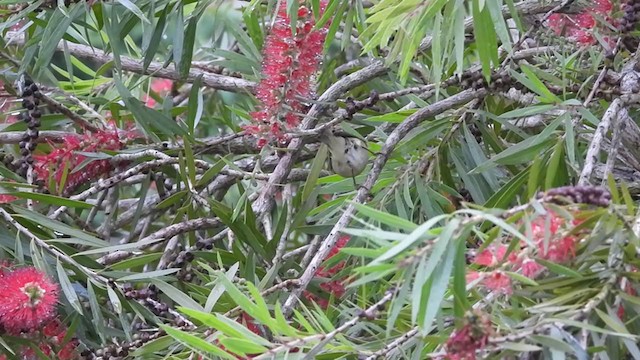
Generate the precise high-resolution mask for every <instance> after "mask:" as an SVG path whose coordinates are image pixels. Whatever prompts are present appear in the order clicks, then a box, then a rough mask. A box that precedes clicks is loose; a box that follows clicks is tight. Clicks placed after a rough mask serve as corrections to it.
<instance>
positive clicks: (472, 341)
mask: <svg viewBox="0 0 640 360" xmlns="http://www.w3.org/2000/svg"><path fill="white" fill-rule="evenodd" d="M492 334H493V328H492V326H491V320H490V319H489V317H488V316H487V315H485V314H482V313H479V312H473V313H467V314H466V315H465V320H464V325H463V326H462V327H461V328H460V329H458V330H456V331H454V332H453V333H452V334H451V336H450V337H449V340H447V342H446V343H445V346H444V347H445V350H446V352H447V354H446V355H445V357H444V358H445V359H448V360H475V359H476V351H478V350H481V349H483V348H484V347H485V346H487V343H488V341H489V337H490V336H491V335H492Z"/></svg>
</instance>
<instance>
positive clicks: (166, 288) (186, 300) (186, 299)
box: [149, 279, 204, 311]
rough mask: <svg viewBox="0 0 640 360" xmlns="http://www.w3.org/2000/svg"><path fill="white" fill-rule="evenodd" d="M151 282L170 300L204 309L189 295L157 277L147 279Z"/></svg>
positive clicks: (189, 306)
mask: <svg viewBox="0 0 640 360" xmlns="http://www.w3.org/2000/svg"><path fill="white" fill-rule="evenodd" d="M149 280H150V281H151V283H152V284H154V285H155V286H157V287H158V289H159V290H160V291H162V292H163V293H164V294H165V295H167V296H168V297H169V298H170V299H171V300H173V301H175V302H176V303H177V304H179V305H180V306H183V307H186V308H190V309H194V310H198V311H202V310H204V309H203V308H202V306H200V304H198V303H197V302H196V301H194V300H193V299H192V298H191V297H190V296H189V295H187V294H185V293H183V292H182V291H180V290H178V289H176V288H175V287H173V286H172V285H170V284H167V283H166V282H164V281H162V280H158V279H149Z"/></svg>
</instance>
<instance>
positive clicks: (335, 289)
mask: <svg viewBox="0 0 640 360" xmlns="http://www.w3.org/2000/svg"><path fill="white" fill-rule="evenodd" d="M350 239H351V237H350V236H349V235H344V236H341V237H340V238H338V241H336V244H335V246H334V247H333V248H332V249H331V251H330V252H329V254H328V255H327V259H330V258H332V257H333V256H335V255H336V254H338V253H339V252H340V249H342V248H343V247H345V245H347V243H348V242H349V240H350ZM344 266H345V262H344V261H341V262H339V263H338V264H336V265H335V266H333V267H331V268H330V269H326V268H325V267H324V266H321V267H319V268H318V271H316V276H319V277H324V278H331V277H333V276H334V275H335V274H337V273H338V272H340V270H342V269H343V268H344ZM344 282H345V281H344V279H338V280H330V281H327V282H324V283H322V284H320V288H321V289H322V290H324V291H326V292H328V293H329V294H333V296H334V297H336V298H341V297H342V296H343V295H344V293H345V292H346V291H347V290H346V287H345V285H344ZM303 296H304V297H305V298H306V299H307V300H309V301H313V302H315V303H317V304H318V305H319V306H320V307H321V308H323V309H326V308H327V307H328V306H329V302H328V301H327V300H326V299H320V298H318V297H317V296H316V295H314V294H312V293H311V292H309V291H305V292H304V294H303Z"/></svg>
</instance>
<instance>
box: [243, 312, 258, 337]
mask: <svg viewBox="0 0 640 360" xmlns="http://www.w3.org/2000/svg"><path fill="white" fill-rule="evenodd" d="M238 322H240V323H243V324H244V325H245V326H246V327H247V329H249V331H251V332H252V333H254V334H257V335H260V334H261V332H260V329H259V328H258V325H256V323H255V321H254V320H253V318H252V317H251V316H249V314H247V313H246V312H242V314H241V315H240V318H239V319H238Z"/></svg>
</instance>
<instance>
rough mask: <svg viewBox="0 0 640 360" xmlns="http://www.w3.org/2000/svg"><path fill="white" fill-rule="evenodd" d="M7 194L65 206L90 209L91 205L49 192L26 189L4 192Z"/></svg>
mask: <svg viewBox="0 0 640 360" xmlns="http://www.w3.org/2000/svg"><path fill="white" fill-rule="evenodd" d="M6 194H7V195H13V196H17V197H19V198H23V199H33V200H36V201H38V202H42V203H45V204H49V205H55V206H66V207H69V208H80V209H91V208H93V205H91V204H89V203H86V202H84V201H76V200H71V199H68V198H64V197H60V196H56V195H51V194H42V193H36V192H26V191H16V192H10V193H6Z"/></svg>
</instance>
